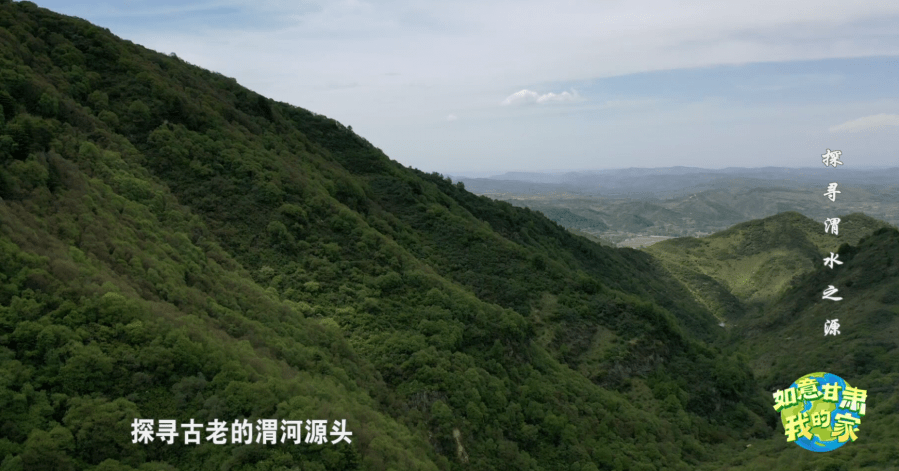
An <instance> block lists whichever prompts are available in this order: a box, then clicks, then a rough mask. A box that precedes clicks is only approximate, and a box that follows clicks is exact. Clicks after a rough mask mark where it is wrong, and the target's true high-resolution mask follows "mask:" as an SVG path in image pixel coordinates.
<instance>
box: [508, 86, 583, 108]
mask: <svg viewBox="0 0 899 471" xmlns="http://www.w3.org/2000/svg"><path fill="white" fill-rule="evenodd" d="M577 98H578V95H577V92H574V93H569V92H562V93H558V94H556V93H552V92H550V93H545V94H543V95H541V94H539V93H537V92H535V91H533V90H527V89H525V90H521V91H518V92H515V93H513V94H511V95H509V96H508V97H506V99H505V100H503V101H502V102H501V103H500V105H503V106H507V105H516V104H523V103H539V104H545V103H564V102H571V101H575V100H576V99H577Z"/></svg>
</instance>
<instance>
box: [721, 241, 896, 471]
mask: <svg viewBox="0 0 899 471" xmlns="http://www.w3.org/2000/svg"><path fill="white" fill-rule="evenodd" d="M847 229H848V226H847ZM840 232H841V233H842V232H843V230H842V227H841V229H840ZM837 249H838V250H839V255H840V257H839V259H840V260H841V261H843V265H840V266H837V265H834V268H829V267H827V266H824V265H823V264H819V265H818V266H816V267H814V268H813V269H811V270H809V271H808V272H806V273H803V274H800V275H798V276H797V277H795V278H794V279H793V280H791V282H790V283H789V285H788V286H787V287H786V289H785V290H784V292H783V293H781V294H780V295H779V296H777V297H776V298H775V299H774V300H773V301H771V302H770V303H768V304H767V305H766V306H765V308H764V309H761V310H759V311H756V312H753V313H751V314H747V315H746V316H745V317H744V318H742V319H740V320H739V321H738V322H739V326H738V327H734V328H733V329H732V330H730V332H729V336H728V339H727V344H728V345H730V346H731V348H729V349H728V351H733V352H739V354H740V355H744V356H745V357H746V358H749V359H750V363H751V365H752V367H753V371H754V372H755V374H756V378H757V379H758V381H759V384H760V385H761V386H763V387H764V388H765V389H767V390H769V391H774V390H777V389H783V388H784V387H786V386H788V385H789V384H791V383H792V382H793V381H795V380H796V379H797V378H800V377H801V376H803V375H805V374H808V373H811V372H816V371H825V372H830V373H834V374H836V375H838V376H840V377H842V378H844V379H845V380H847V381H848V382H849V383H850V384H851V385H852V386H855V387H858V388H861V389H864V390H866V391H867V400H866V406H867V413H866V415H865V417H864V420H863V421H862V424H861V425H859V430H858V437H859V440H858V441H857V442H855V443H852V444H851V445H847V446H845V447H842V448H840V449H838V450H835V451H833V452H830V453H824V454H823V455H826V457H823V458H822V459H821V460H819V461H818V462H817V463H816V464H815V465H814V466H813V465H812V464H811V463H808V458H809V457H808V452H807V451H805V450H802V449H801V448H799V447H797V446H794V445H790V444H788V443H786V442H785V441H781V440H767V441H759V442H756V443H755V446H754V447H753V448H751V449H750V450H748V453H746V454H743V456H742V457H740V458H739V459H736V460H733V461H732V464H735V465H737V464H744V466H735V467H734V468H733V469H764V468H767V469H772V468H775V469H797V468H796V467H795V466H796V463H803V465H804V466H806V467H805V468H802V469H846V470H850V469H897V467H899V466H897V463H899V429H897V427H896V425H897V419H899V394H897V391H899V341H897V335H899V231H897V230H896V229H895V228H890V227H884V228H880V229H877V230H875V231H874V232H873V233H872V234H869V235H868V236H865V237H863V238H861V240H859V241H858V242H857V243H855V244H846V243H844V244H841V245H840V246H839V247H838V248H837ZM827 255H829V252H828V254H827ZM830 285H833V286H835V287H837V288H838V289H839V292H838V293H836V295H835V296H839V297H841V298H842V300H840V301H831V300H825V299H822V291H823V290H824V289H825V288H827V287H828V286H830ZM834 319H837V320H838V321H839V325H840V327H839V330H840V334H839V335H836V336H833V335H830V336H826V337H825V336H824V323H825V321H827V320H834Z"/></svg>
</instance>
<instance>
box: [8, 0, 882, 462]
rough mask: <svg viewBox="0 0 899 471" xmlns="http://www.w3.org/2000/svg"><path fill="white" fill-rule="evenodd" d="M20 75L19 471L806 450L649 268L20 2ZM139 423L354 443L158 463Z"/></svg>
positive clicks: (750, 378)
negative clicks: (258, 424)
mask: <svg viewBox="0 0 899 471" xmlns="http://www.w3.org/2000/svg"><path fill="white" fill-rule="evenodd" d="M0 51H2V56H0V106H2V116H3V120H2V122H0V197H2V201H0V456H2V457H3V458H2V461H0V470H2V471H13V470H23V471H24V470H30V469H56V470H81V469H89V470H106V469H119V470H121V469H124V470H129V469H131V470H135V469H137V470H147V471H149V470H173V469H185V470H186V469H230V470H242V469H245V470H249V469H253V470H266V469H270V470H293V469H297V470H343V469H371V470H390V469H396V470H400V469H402V470H414V469H421V470H438V469H441V470H450V469H509V468H516V469H529V470H538V469H545V470H558V469H568V470H582V471H584V470H600V469H603V470H640V469H646V470H650V469H678V470H681V469H682V470H687V469H722V466H723V465H724V464H725V463H727V464H729V465H739V464H740V463H743V462H744V461H745V463H762V464H764V465H765V466H768V463H769V461H770V460H771V459H774V458H771V456H774V455H773V453H774V452H767V453H762V452H759V451H756V450H760V449H763V447H761V446H760V447H757V448H754V449H752V450H751V451H747V450H748V449H747V448H745V444H746V443H747V441H750V440H752V441H753V443H757V442H761V443H767V442H771V443H778V444H781V443H783V442H782V440H779V437H777V423H778V418H777V416H776V415H775V414H774V412H773V409H772V408H771V407H770V394H769V393H767V392H766V391H765V390H764V389H763V386H766V385H769V384H774V381H779V380H780V376H765V378H766V381H765V382H764V384H758V383H757V381H756V378H755V374H754V373H753V371H752V370H751V369H750V368H749V365H750V364H751V363H753V362H755V363H758V360H757V359H756V357H752V358H749V357H746V356H745V355H746V352H742V351H737V350H732V349H731V347H730V346H727V347H725V346H723V345H726V344H725V343H723V342H725V340H726V338H725V336H724V333H723V331H722V330H721V329H720V328H718V327H717V326H716V325H715V324H716V323H717V320H716V319H715V318H714V316H713V314H712V313H711V312H710V311H709V310H708V309H707V308H706V307H704V306H703V304H702V302H700V301H697V300H696V299H695V298H694V297H693V296H692V295H691V294H690V292H689V290H688V289H687V288H686V287H685V285H684V283H683V282H681V281H679V279H678V278H677V277H676V276H673V275H671V274H669V272H668V271H666V270H665V269H664V267H663V265H662V264H661V263H660V262H659V261H658V260H657V259H656V258H653V257H652V256H650V255H649V254H647V253H644V252H640V251H636V250H630V249H621V250H619V249H614V248H610V247H604V246H601V245H598V244H596V243H594V242H591V241H589V240H587V239H585V238H583V237H579V236H575V235H572V234H571V233H569V232H568V231H566V230H565V229H564V228H562V227H561V226H559V225H558V224H556V223H554V222H552V221H550V220H549V219H547V218H546V217H544V216H543V215H541V214H538V213H535V212H533V211H530V210H527V209H523V208H516V207H513V206H512V205H510V204H508V203H503V202H496V201H493V200H490V199H488V198H485V197H478V196H475V195H472V194H471V193H469V192H467V191H465V189H464V187H463V186H462V185H460V184H453V183H452V182H451V181H449V179H447V178H444V177H443V176H441V175H438V174H426V173H423V172H420V171H417V170H414V169H408V168H405V167H403V166H401V165H399V164H398V163H396V162H394V161H392V160H390V159H388V158H387V157H386V156H385V155H384V154H383V153H382V152H381V151H380V150H379V149H377V148H375V147H374V146H372V145H371V144H370V143H369V142H367V141H366V140H365V139H363V138H361V137H359V136H357V135H356V134H354V133H353V132H352V130H351V129H350V128H348V127H344V126H343V125H341V124H340V123H337V122H336V121H334V120H331V119H328V118H326V117H323V116H320V115H316V114H314V113H311V112H309V111H306V110H303V109H300V108H296V107H293V106H290V105H287V104H284V103H277V102H274V101H272V100H270V99H267V98H265V97H262V96H260V95H258V94H255V93H253V92H251V91H249V90H247V89H245V88H243V87H241V86H239V85H238V84H237V83H236V82H235V81H234V80H233V79H229V78H227V77H224V76H222V75H220V74H216V73H213V72H209V71H206V70H203V69H201V68H198V67H195V66H192V65H189V64H186V63H184V62H183V61H181V60H180V59H178V58H177V57H174V56H166V55H163V54H159V53H156V52H153V51H149V50H146V49H144V48H142V47H140V46H137V45H134V44H132V43H129V42H127V41H123V40H121V39H119V38H116V37H115V36H113V35H112V34H110V33H109V31H108V30H103V29H101V28H98V27H96V26H93V25H91V24H89V23H86V22H84V21H81V20H77V19H73V18H66V17H62V16H60V15H57V14H54V13H52V12H49V11H47V10H43V9H40V8H37V7H36V6H35V5H34V4H32V3H30V2H18V3H10V2H0ZM890 234H891V233H877V237H879V238H878V239H876V240H873V241H872V242H871V243H872V244H874V243H880V244H886V243H890V241H892V239H888V237H890ZM885 238H887V239H885ZM876 241H881V242H876ZM884 241H886V242H884ZM877 247H880V246H879V245H878V246H877ZM853 250H855V249H853ZM858 250H859V251H860V252H859V253H867V252H865V250H869V249H866V248H865V246H864V245H862V246H860V247H859V248H858ZM897 258H899V255H897V256H896V257H894V258H892V259H891V261H890V262H889V263H893V264H894V263H895V262H893V261H892V260H896V259H897ZM859 259H860V261H859V263H861V261H862V260H863V259H862V257H861V256H859ZM890 266H894V265H890ZM884 273H889V271H887V272H884ZM859 283H860V282H859ZM688 284H689V283H688ZM859 285H861V283H860V284H859ZM797 286H798V287H797V288H795V289H801V286H804V285H801V284H800V285H797ZM884 296H886V294H885V295H884ZM883 299H887V298H886V297H883ZM884 303H885V304H888V301H884ZM893 303H894V304H895V300H893ZM784 306H787V305H786V304H785V305H784ZM783 309H789V308H788V307H784V308H783ZM889 312H892V311H889ZM889 312H887V313H886V314H883V316H884V317H885V318H886V317H889V315H890V314H889ZM847 337H848V336H847ZM718 342H722V343H721V344H720V345H722V346H718V345H719V344H718ZM878 348H881V347H875V346H872V347H871V348H870V349H869V353H868V356H866V357H859V360H858V361H860V362H862V364H865V365H876V366H878V367H879V366H881V362H883V361H885V360H884V359H885V358H889V353H888V352H889V348H890V347H889V345H886V344H884V345H883V346H882V348H884V349H886V350H883V351H882V350H878ZM749 353H750V354H753V352H749ZM865 362H867V363H865ZM783 373H784V374H786V373H792V370H790V369H784V370H783ZM837 373H839V372H837ZM772 374H773V373H772ZM872 374H873V373H872ZM878 374H880V375H881V378H885V377H886V375H887V374H888V372H887V370H884V369H881V370H880V373H878ZM766 375H767V373H766ZM847 379H849V380H850V381H853V378H847ZM874 379H875V378H872V384H881V383H874ZM880 381H881V382H882V384H884V385H885V384H887V380H880ZM778 384H779V383H778ZM860 384H863V383H860ZM872 387H873V386H872ZM894 404H895V403H894ZM878 407H880V406H878ZM135 418H148V419H156V420H158V419H176V420H178V422H179V423H184V422H187V421H189V420H190V419H195V420H197V421H202V422H209V421H211V420H213V419H220V420H225V421H228V422H230V421H233V420H237V419H244V418H246V419H248V420H250V421H255V420H257V419H288V420H303V419H327V420H339V419H346V423H347V429H348V430H349V431H351V432H352V433H353V436H352V438H353V442H352V444H350V445H346V444H341V445H311V444H310V445H299V446H297V445H276V446H272V445H260V444H254V445H239V444H229V445H213V444H209V443H203V444H201V445H184V444H183V442H182V443H180V444H175V445H166V444H163V443H160V442H159V441H156V442H154V443H151V444H148V445H138V444H133V443H132V441H131V424H132V421H133V420H134V419H135ZM881 423H882V424H887V421H886V419H883V421H882V422H881ZM871 430H872V431H874V430H879V429H875V428H874V427H872V429H871ZM772 436H774V437H775V439H774V440H773V441H772V439H771V437H772ZM855 449H856V450H858V449H859V448H858V447H856V448H855ZM775 451H776V450H775ZM890 453H892V452H891V451H890V449H888V448H883V447H879V448H877V447H875V448H872V450H871V451H870V453H869V458H868V459H869V460H877V459H881V458H884V459H886V458H889V457H890V456H892V455H890ZM825 459H826V458H815V459H812V460H809V461H808V463H810V465H815V464H821V463H824V462H825V461H823V460H825ZM740 460H744V461H740ZM816 460H817V461H816ZM737 461H740V463H737ZM872 462H878V461H872ZM880 462H887V461H880ZM769 467H770V466H769ZM746 469H756V468H752V467H749V468H746ZM808 469H812V468H808Z"/></svg>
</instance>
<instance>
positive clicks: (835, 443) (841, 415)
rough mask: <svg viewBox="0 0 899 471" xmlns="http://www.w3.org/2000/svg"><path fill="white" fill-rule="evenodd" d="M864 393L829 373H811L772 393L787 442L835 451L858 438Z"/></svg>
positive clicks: (809, 447) (863, 410)
mask: <svg viewBox="0 0 899 471" xmlns="http://www.w3.org/2000/svg"><path fill="white" fill-rule="evenodd" d="M865 399H867V392H866V391H865V390H863V389H857V388H853V387H852V386H850V385H849V383H847V382H846V381H844V380H843V378H840V377H839V376H837V375H835V374H831V373H811V374H807V375H805V376H803V377H801V378H799V379H797V380H796V381H795V382H794V383H793V384H791V385H790V387H789V388H787V389H785V390H783V391H781V390H778V391H777V392H775V393H774V410H776V411H778V412H780V420H781V423H782V424H783V426H784V434H785V435H786V436H787V441H788V442H795V443H796V444H797V445H799V446H801V447H802V448H805V449H806V450H811V451H817V452H825V451H831V450H836V449H837V448H839V447H841V446H843V445H845V444H846V443H848V442H850V441H855V440H856V439H858V436H857V435H856V432H858V426H859V424H861V418H862V417H863V416H864V415H865Z"/></svg>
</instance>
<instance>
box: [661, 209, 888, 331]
mask: <svg viewBox="0 0 899 471" xmlns="http://www.w3.org/2000/svg"><path fill="white" fill-rule="evenodd" d="M838 217H839V218H840V219H841V222H840V224H839V230H838V234H837V235H834V234H831V233H825V232H824V224H823V221H813V220H812V219H809V218H807V217H805V216H803V215H801V214H799V213H796V212H786V213H781V214H778V215H776V216H771V217H768V218H765V219H760V220H755V221H749V222H745V223H741V224H737V225H736V226H733V227H732V228H730V229H728V230H726V231H722V232H719V233H716V234H713V235H711V236H708V237H703V238H693V237H684V238H678V239H669V240H666V241H662V242H659V243H657V244H654V245H653V246H651V247H648V248H647V249H646V251H647V252H649V253H651V254H652V255H654V256H655V257H658V259H659V260H661V261H662V262H663V263H664V265H665V267H666V268H667V269H668V270H669V271H670V272H671V274H672V275H673V276H675V277H676V278H678V279H679V280H680V281H681V282H682V283H684V284H685V285H686V286H687V287H688V288H689V289H690V291H691V292H692V293H693V294H694V295H695V296H696V297H697V298H698V299H700V300H702V302H703V303H704V305H705V306H706V307H707V308H709V309H710V310H711V311H712V312H714V313H715V315H716V316H718V318H719V319H721V320H722V321H725V322H727V323H732V322H738V323H739V319H740V318H741V317H742V316H743V314H745V312H746V311H747V310H753V309H755V310H759V309H764V308H766V307H767V306H768V305H769V303H771V302H773V301H774V300H775V299H776V298H777V297H778V296H780V295H782V294H783V293H784V291H785V290H786V289H787V287H788V286H789V284H790V282H791V281H792V280H793V279H794V277H797V276H799V275H801V274H804V273H807V272H810V271H813V270H816V269H817V268H818V267H819V266H820V265H822V264H823V259H824V257H827V256H829V255H830V253H831V252H834V253H839V252H838V249H839V247H840V246H841V245H842V244H856V243H858V241H859V240H860V239H861V238H862V237H865V236H867V235H869V234H871V233H872V232H874V231H875V230H877V229H880V228H883V227H890V226H889V224H887V223H885V222H883V221H879V220H877V219H874V218H871V217H868V216H866V215H864V214H861V213H853V214H850V215H843V216H838Z"/></svg>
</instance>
